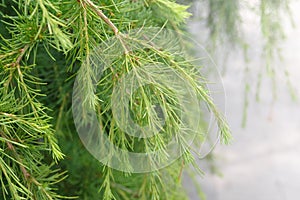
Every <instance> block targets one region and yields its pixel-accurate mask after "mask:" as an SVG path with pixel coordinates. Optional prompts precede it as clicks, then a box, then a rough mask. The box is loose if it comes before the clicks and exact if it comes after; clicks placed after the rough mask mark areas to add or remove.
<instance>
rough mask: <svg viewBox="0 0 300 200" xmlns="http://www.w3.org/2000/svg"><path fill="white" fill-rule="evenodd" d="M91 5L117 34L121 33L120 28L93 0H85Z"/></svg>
mask: <svg viewBox="0 0 300 200" xmlns="http://www.w3.org/2000/svg"><path fill="white" fill-rule="evenodd" d="M84 1H85V2H86V3H87V5H88V6H89V7H91V8H92V10H93V11H94V12H95V13H96V14H97V15H98V16H99V17H100V18H101V19H102V20H103V21H104V22H105V23H106V24H107V25H108V26H109V27H110V28H111V29H112V30H113V32H114V33H115V35H118V34H119V30H118V28H117V27H116V26H115V24H114V23H112V21H111V20H110V19H109V18H108V17H107V16H106V15H105V14H104V13H103V12H102V10H100V9H99V8H98V6H96V5H95V4H94V3H93V2H92V1H91V0H84Z"/></svg>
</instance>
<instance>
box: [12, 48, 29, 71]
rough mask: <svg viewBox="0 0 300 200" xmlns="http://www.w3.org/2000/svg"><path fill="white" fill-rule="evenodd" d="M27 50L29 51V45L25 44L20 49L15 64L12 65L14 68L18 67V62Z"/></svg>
mask: <svg viewBox="0 0 300 200" xmlns="http://www.w3.org/2000/svg"><path fill="white" fill-rule="evenodd" d="M28 49H29V44H26V45H25V46H24V47H23V48H22V49H20V55H19V57H18V58H17V60H16V62H15V63H14V66H19V65H20V62H21V60H22V58H23V57H24V55H25V53H26V51H27V50H28Z"/></svg>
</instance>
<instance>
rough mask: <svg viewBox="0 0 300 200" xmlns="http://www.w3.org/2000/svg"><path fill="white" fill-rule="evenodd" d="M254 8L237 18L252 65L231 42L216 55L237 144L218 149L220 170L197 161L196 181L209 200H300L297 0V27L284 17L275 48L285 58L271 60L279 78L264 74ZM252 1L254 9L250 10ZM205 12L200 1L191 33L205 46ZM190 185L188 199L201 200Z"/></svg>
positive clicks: (299, 15)
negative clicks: (201, 173)
mask: <svg viewBox="0 0 300 200" xmlns="http://www.w3.org/2000/svg"><path fill="white" fill-rule="evenodd" d="M255 2H257V1H251V0H249V1H248V2H246V3H245V4H247V6H245V7H243V4H242V8H241V9H240V12H239V14H240V16H241V22H240V23H239V24H240V28H241V29H243V37H244V40H245V41H246V42H247V43H248V48H247V49H248V51H247V55H248V60H247V59H245V56H244V55H245V54H244V49H243V48H234V47H232V46H231V45H230V44H227V43H226V42H225V43H222V42H220V43H218V42H217V44H216V45H215V48H214V50H212V51H211V53H212V54H213V57H214V59H215V60H216V62H217V63H218V67H219V70H220V72H221V73H222V74H223V76H222V78H223V84H224V88H225V91H226V118H227V119H228V123H229V125H230V127H231V130H232V133H233V136H234V140H233V141H232V143H231V145H229V146H224V145H218V146H217V147H216V149H215V151H214V153H213V158H212V159H213V165H214V166H213V168H214V169H215V170H211V168H212V167H211V164H208V163H207V162H206V161H200V162H199V165H200V166H201V168H202V169H203V171H204V172H205V175H204V176H203V177H197V181H198V182H199V183H200V185H201V187H202V190H203V193H205V194H206V199H207V200H254V199H255V200H295V199H298V198H299V195H300V145H299V143H300V104H299V97H300V86H299V80H300V68H299V64H300V12H299V10H300V1H292V2H290V4H289V5H290V9H291V10H290V11H291V14H292V18H293V21H294V26H293V23H291V19H290V17H289V13H283V16H285V17H281V18H280V20H281V22H280V23H281V25H282V30H283V31H284V33H285V39H284V40H282V41H281V42H279V43H276V47H274V48H278V50H279V51H280V52H281V55H282V59H279V56H278V55H274V57H273V58H272V62H271V64H270V66H271V67H272V68H274V69H276V71H277V73H276V75H272V74H271V75H270V73H268V72H267V70H265V69H266V68H265V66H266V62H267V61H266V58H265V56H264V41H265V39H264V38H263V37H262V35H261V33H260V29H261V19H260V17H259V16H258V15H257V14H256V11H255ZM251 3H253V8H254V9H251V8H250V9H249V6H248V4H251ZM202 8H203V5H202V4H201V2H200V3H199V2H198V3H196V4H193V5H192V7H191V9H192V10H193V13H194V17H193V19H192V20H191V21H190V23H189V27H190V32H191V33H192V34H193V35H194V37H195V38H196V40H197V41H198V42H199V43H201V44H204V46H205V45H207V43H208V42H207V41H208V39H207V38H208V37H207V36H208V35H209V30H207V29H205V26H206V25H207V22H203V21H202V20H199V19H201V18H202V17H203V16H205V15H207V13H206V11H207V9H202ZM203 27H204V28H203ZM203 30H207V31H203ZM271 31H272V30H271ZM274 31H275V30H274ZM274 43H275V41H274ZM260 77H262V78H261V80H258V79H259V78H260ZM257 85H258V86H257ZM258 90H259V91H258ZM243 121H244V122H246V123H243ZM243 125H244V126H243ZM212 171H213V172H212ZM186 186H187V187H186V188H187V190H189V193H190V198H191V199H193V200H194V199H199V197H198V196H197V195H196V193H197V192H196V189H195V187H193V186H192V185H191V183H189V182H186Z"/></svg>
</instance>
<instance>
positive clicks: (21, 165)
mask: <svg viewBox="0 0 300 200" xmlns="http://www.w3.org/2000/svg"><path fill="white" fill-rule="evenodd" d="M0 136H1V137H3V138H5V139H6V144H7V147H8V149H9V150H10V151H12V152H13V154H14V155H15V157H16V160H17V161H18V163H19V164H20V170H21V171H22V173H23V176H24V178H25V179H26V180H28V178H29V177H30V176H31V175H30V173H29V172H28V171H27V169H26V168H25V167H24V165H23V164H22V163H23V162H22V159H21V158H20V156H19V154H18V153H17V151H16V149H15V147H14V145H13V144H12V143H11V142H9V141H8V140H9V138H8V137H7V136H6V134H5V133H4V132H0Z"/></svg>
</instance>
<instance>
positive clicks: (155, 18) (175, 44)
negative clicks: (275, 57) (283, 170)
mask: <svg viewBox="0 0 300 200" xmlns="http://www.w3.org/2000/svg"><path fill="white" fill-rule="evenodd" d="M263 2H265V1H263ZM209 3H210V4H209V8H210V14H209V17H208V24H209V27H210V29H211V36H212V37H213V38H216V37H217V35H218V34H219V33H225V35H227V36H228V40H229V41H235V40H236V39H235V38H236V37H238V36H239V34H238V26H237V24H238V22H239V20H238V19H239V14H238V7H239V6H238V1H220V0H219V1H216V0H212V1H209ZM263 5H264V4H262V7H261V8H262V13H264V16H266V17H265V18H263V19H262V26H263V33H264V34H265V36H266V38H271V39H274V38H275V39H276V38H277V37H281V35H280V34H279V35H270V34H273V33H271V32H268V30H269V28H273V27H274V26H276V27H277V26H278V25H274V24H273V25H269V24H270V23H271V22H273V21H272V20H271V18H269V17H267V16H268V14H266V13H267V10H264V9H263ZM187 9H188V6H185V5H181V4H178V3H176V2H175V1H171V0H144V1H135V0H125V1H123V0H122V1H121V0H112V1H111V0H103V1H99V0H98V1H96V0H95V1H91V0H64V1H62V0H51V1H50V0H37V1H31V0H13V1H9V0H4V1H3V3H2V4H1V7H0V13H1V22H0V23H1V26H0V34H1V35H0V36H1V39H0V169H1V171H0V174H1V176H0V183H1V189H0V190H1V194H0V199H16V200H18V199H38V200H44V199H63V198H78V199H83V200H84V199H87V200H91V199H92V200H93V199H107V200H109V199H124V200H127V199H130V200H132V199H145V200H148V199H152V200H158V199H168V200H172V199H174V200H177V199H187V198H188V197H187V194H186V193H185V191H184V188H183V186H182V183H181V176H182V173H183V170H184V168H187V167H188V166H190V165H193V166H195V167H196V168H197V166H196V164H195V157H194V156H193V152H192V148H191V147H190V146H189V145H188V144H187V142H186V140H185V139H186V138H185V137H184V135H189V134H190V133H191V132H193V133H195V134H196V138H197V142H202V141H203V138H204V137H205V133H204V131H203V129H204V127H203V122H197V124H196V125H197V126H199V128H198V129H195V130H189V129H186V130H185V132H179V133H177V130H179V129H180V128H181V127H184V125H185V122H183V121H181V119H180V109H181V108H182V107H181V106H180V103H179V99H178V97H177V96H176V94H175V93H174V91H172V90H169V89H166V88H165V87H163V85H162V84H161V83H160V82H159V81H157V79H156V78H157V77H159V75H160V74H168V73H169V71H172V72H174V73H175V74H177V75H178V77H180V78H179V79H178V80H184V81H186V82H187V83H188V84H189V86H191V88H192V90H193V91H195V92H196V99H197V100H199V101H201V102H203V103H204V104H205V105H206V106H207V107H208V110H209V111H210V112H212V113H213V115H214V116H215V119H216V122H217V125H218V127H219V130H220V138H221V141H222V142H223V143H228V142H229V141H230V139H231V138H230V133H229V127H228V125H227V124H226V121H225V120H224V118H223V116H222V114H221V113H219V112H218V109H217V107H216V106H215V105H214V102H213V100H212V99H211V98H210V95H209V91H207V88H206V87H205V84H206V82H205V77H203V76H202V75H201V74H200V73H198V69H199V67H200V66H199V65H195V64H194V63H193V58H192V56H190V55H187V54H183V53H182V52H184V51H183V50H185V49H184V47H185V46H184V45H183V44H186V43H187V42H188V41H185V40H184V39H183V38H182V37H181V36H182V33H184V29H185V22H186V19H187V18H188V17H189V16H190V15H191V14H190V13H189V12H187ZM153 27H158V29H157V32H155V34H154V35H151V33H149V32H147V33H148V34H150V36H151V38H146V37H145V35H143V34H142V35H138V34H135V35H130V33H131V31H132V30H134V29H136V30H140V31H141V32H142V31H144V30H147V28H153ZM163 29H170V30H173V33H176V34H174V35H172V33H171V32H167V34H164V32H162V31H161V30H163ZM152 30H153V29H152ZM127 33H128V34H127ZM138 33H139V32H138ZM160 34H162V35H163V37H162V38H163V39H162V38H160V36H159V35H160ZM111 38H114V39H116V42H115V43H110V42H111V41H112V40H111ZM166 38H169V40H168V39H166ZM174 38H177V39H178V40H176V41H174V40H172V39H174ZM272 41H273V40H272ZM272 41H271V40H270V42H269V43H270V44H271V43H272ZM99 44H104V45H102V46H100V47H101V48H99ZM158 45H165V47H167V48H163V49H160V48H159V46H158ZM132 47H134V48H135V47H136V49H137V50H136V49H134V50H132ZM141 47H142V48H141ZM267 47H268V48H269V46H267ZM95 48H99V49H98V52H97V51H96V52H97V53H98V54H96V55H97V56H98V57H97V58H99V59H100V60H101V59H103V60H104V61H107V59H109V60H110V62H109V64H108V65H107V66H106V68H105V69H104V70H103V76H102V77H101V79H100V80H97V79H96V75H97V73H96V71H95V69H94V68H93V64H94V63H93V61H94V60H93V59H94V57H93V56H94V55H95V54H94V53H95ZM120 52H123V53H121V54H120ZM271 54H272V53H270V52H269V53H268V55H271ZM105 64H107V63H105ZM149 64H150V65H152V66H156V67H157V66H160V67H159V68H155V67H154V68H151V69H150V68H148V69H147V68H143V67H142V66H145V65H149ZM165 66H167V67H165ZM153 69H156V71H155V70H153ZM170 69H171V70H170ZM130 72H133V76H132V77H131V79H129V80H127V81H132V82H129V83H130V84H129V85H130V86H132V85H133V84H136V85H137V86H138V89H137V90H136V91H135V92H134V93H133V94H132V95H131V96H130V98H129V108H130V111H131V112H130V117H131V118H132V119H133V121H134V122H135V123H136V124H139V125H141V126H149V127H151V128H152V129H155V128H157V127H159V129H160V130H161V131H160V134H157V135H155V136H153V137H150V138H146V139H144V138H143V137H142V136H141V137H140V138H139V137H138V138H136V137H133V136H128V135H127V134H126V132H125V131H124V130H122V129H121V128H120V127H118V125H119V124H118V123H117V120H116V117H115V116H114V115H113V112H114V111H113V109H114V106H113V105H112V104H111V102H112V101H114V99H113V97H112V94H113V92H114V91H113V88H114V87H116V86H117V85H118V82H120V79H121V77H122V76H123V75H127V74H129V73H130ZM75 77H76V80H77V83H79V84H80V92H81V95H82V96H83V97H84V98H83V99H80V100H82V101H81V103H82V105H79V107H83V108H87V110H89V109H90V110H93V111H95V112H96V113H97V122H98V123H99V124H100V126H101V128H102V129H101V130H102V134H103V135H104V136H107V137H108V138H109V140H110V142H111V143H113V144H115V145H116V146H118V147H119V148H121V149H123V150H127V151H130V152H146V153H150V152H152V151H156V150H160V154H159V158H158V160H162V161H164V160H167V159H168V157H169V154H168V153H167V143H168V142H169V141H170V138H175V140H176V141H177V142H178V143H179V144H180V146H179V148H178V151H179V152H180V153H182V156H181V157H180V158H179V159H177V160H176V161H175V162H173V163H172V164H171V165H169V166H167V167H165V168H163V169H160V170H155V171H151V172H143V173H138V174H134V173H133V172H132V171H130V169H131V168H133V167H134V166H132V165H130V164H128V163H129V159H128V158H127V157H126V156H124V157H119V158H118V159H120V160H123V161H124V166H122V167H125V168H128V171H126V172H121V171H118V170H116V169H112V168H110V167H108V166H106V165H103V164H101V163H100V162H99V161H98V160H96V159H95V158H94V157H92V155H90V153H89V152H88V151H87V150H86V149H85V147H84V145H83V144H82V141H81V140H80V139H79V137H78V134H77V131H76V128H78V127H75V124H74V120H75V122H76V118H75V119H73V116H72V111H71V108H72V92H73V91H72V90H73V85H74V82H75ZM165 79H166V82H167V83H169V84H172V81H173V82H174V80H172V77H168V76H167V75H166V76H165ZM175 80H176V79H175ZM199 80H200V81H199ZM145 82H146V83H147V84H146V85H144V84H142V83H145ZM95 83H97V84H96V88H95ZM118 87H119V93H118V95H121V96H123V95H125V94H126V92H127V90H126V87H125V86H124V85H122V84H120V85H119V86H118ZM173 87H174V88H176V89H177V90H176V92H178V93H179V94H181V95H183V96H184V95H185V94H188V92H187V90H184V89H185V88H182V87H180V81H178V82H177V84H176V81H175V84H173ZM76 100H77V99H76V95H75V101H76ZM117 100H118V99H117ZM73 101H74V99H73ZM115 101H116V99H115ZM122 101H123V99H121V98H120V102H122ZM157 104H160V105H161V108H160V109H161V110H160V111H158V110H157V108H156V107H155V105H157ZM192 109H193V108H192ZM195 110H197V108H195ZM159 112H162V113H164V115H165V116H164V117H165V119H166V120H165V124H164V125H161V121H162V116H161V115H159V114H158V113H159ZM86 113H88V112H86ZM196 114H197V115H198V114H199V115H202V114H203V113H196ZM120 116H121V119H124V120H125V119H127V118H128V116H127V115H125V114H124V115H122V113H120ZM191 117H195V118H197V117H198V116H196V115H195V116H191ZM86 119H89V118H88V116H87V118H86ZM198 123H199V124H198ZM87 124H88V123H87V121H86V120H82V122H81V126H83V127H85V126H87ZM133 131H134V130H133ZM92 136H93V135H92V134H91V136H90V137H91V138H90V139H93V138H92ZM109 150H110V152H109V154H108V156H111V157H113V155H114V152H113V150H114V149H109ZM110 161H111V160H110V159H108V161H107V162H110ZM149 163H150V165H151V167H152V166H155V164H156V162H155V161H152V160H150V161H149ZM199 191H201V190H199ZM199 193H200V195H201V196H203V194H202V193H201V192H199Z"/></svg>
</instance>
